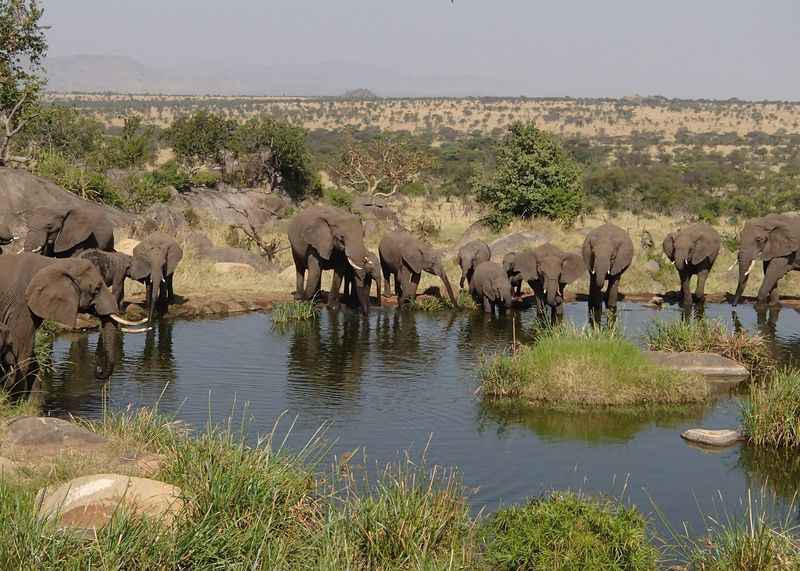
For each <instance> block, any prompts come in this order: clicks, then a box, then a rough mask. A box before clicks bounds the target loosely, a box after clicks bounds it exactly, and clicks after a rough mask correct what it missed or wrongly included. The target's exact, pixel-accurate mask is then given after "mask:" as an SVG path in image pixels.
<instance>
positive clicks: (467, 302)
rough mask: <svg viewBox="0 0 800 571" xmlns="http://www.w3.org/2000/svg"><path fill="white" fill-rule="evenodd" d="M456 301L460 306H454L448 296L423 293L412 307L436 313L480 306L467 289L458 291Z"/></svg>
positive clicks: (472, 308)
mask: <svg viewBox="0 0 800 571" xmlns="http://www.w3.org/2000/svg"><path fill="white" fill-rule="evenodd" d="M456 303H458V307H454V306H453V303H452V302H451V301H450V299H449V298H447V297H437V296H432V295H423V296H420V297H418V298H417V299H415V300H414V303H413V304H412V308H413V309H415V310H417V311H424V312H430V313H435V312H437V311H449V310H453V309H467V310H474V309H476V308H477V307H478V305H477V304H476V303H475V300H473V299H472V296H471V295H469V292H468V291H465V290H461V291H460V292H458V296H457V297H456Z"/></svg>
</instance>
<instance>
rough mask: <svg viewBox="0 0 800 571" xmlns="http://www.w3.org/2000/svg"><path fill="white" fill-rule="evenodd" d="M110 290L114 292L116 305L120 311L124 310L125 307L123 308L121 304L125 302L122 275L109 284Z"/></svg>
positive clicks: (123, 277)
mask: <svg viewBox="0 0 800 571" xmlns="http://www.w3.org/2000/svg"><path fill="white" fill-rule="evenodd" d="M111 291H112V292H113V293H114V298H115V299H116V301H117V307H118V308H119V310H120V311H124V309H125V308H123V307H122V305H123V303H124V302H125V276H122V279H119V278H117V279H115V280H114V283H113V284H112V285H111Z"/></svg>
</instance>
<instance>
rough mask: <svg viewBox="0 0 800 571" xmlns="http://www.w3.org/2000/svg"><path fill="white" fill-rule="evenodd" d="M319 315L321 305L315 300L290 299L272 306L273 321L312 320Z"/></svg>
mask: <svg viewBox="0 0 800 571" xmlns="http://www.w3.org/2000/svg"><path fill="white" fill-rule="evenodd" d="M318 315H319V306H318V305H317V302H316V301H315V300H313V299H312V300H309V301H289V302H281V303H276V304H274V305H273V306H272V322H273V323H288V322H290V321H310V320H312V319H316V318H317V316H318Z"/></svg>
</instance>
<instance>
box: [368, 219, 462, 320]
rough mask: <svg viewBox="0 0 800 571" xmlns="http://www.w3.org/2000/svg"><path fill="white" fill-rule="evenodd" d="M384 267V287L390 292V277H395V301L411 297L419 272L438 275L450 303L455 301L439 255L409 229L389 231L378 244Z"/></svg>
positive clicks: (410, 299)
mask: <svg viewBox="0 0 800 571" xmlns="http://www.w3.org/2000/svg"><path fill="white" fill-rule="evenodd" d="M378 254H379V256H380V259H381V268H382V269H383V279H384V284H383V287H384V290H385V291H386V292H387V293H388V292H389V278H390V277H394V289H395V294H396V295H397V303H398V305H402V304H404V303H407V302H410V301H414V300H415V299H416V296H417V287H419V280H420V277H421V276H422V272H428V273H429V274H433V275H435V276H438V277H439V278H440V279H441V280H442V283H443V284H444V287H445V289H446V290H447V296H448V297H449V298H450V301H451V303H452V304H453V306H456V305H457V302H456V297H455V295H454V294H453V288H452V287H451V286H450V279H449V278H448V277H447V274H446V273H445V271H444V265H443V263H442V256H441V254H440V253H439V252H436V251H434V249H433V248H432V247H431V246H430V245H429V244H426V243H424V242H422V241H421V240H419V239H418V238H417V237H416V236H414V235H413V234H411V233H410V232H406V231H404V230H395V231H393V232H389V233H388V234H386V235H385V236H384V237H383V238H382V239H381V242H380V244H379V246H378Z"/></svg>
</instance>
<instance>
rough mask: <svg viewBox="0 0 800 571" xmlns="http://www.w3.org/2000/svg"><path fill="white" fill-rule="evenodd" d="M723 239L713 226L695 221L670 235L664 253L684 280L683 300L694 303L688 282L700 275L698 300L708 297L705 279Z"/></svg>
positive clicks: (682, 285)
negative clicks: (695, 222) (706, 295)
mask: <svg viewBox="0 0 800 571" xmlns="http://www.w3.org/2000/svg"><path fill="white" fill-rule="evenodd" d="M720 244H721V241H720V238H719V234H718V233H717V231H716V230H714V228H713V227H712V226H711V225H709V224H706V223H700V224H692V225H691V226H687V227H686V228H683V229H681V230H678V231H676V232H673V233H670V234H667V237H666V238H664V243H663V244H662V247H663V249H664V253H665V254H666V255H667V257H668V258H669V259H670V261H671V262H673V263H674V264H675V269H677V270H678V276H679V277H680V280H681V303H682V304H684V305H688V304H691V303H692V294H691V289H690V286H689V281H690V280H691V279H692V276H694V275H697V289H696V290H695V294H694V295H695V298H696V300H697V301H703V300H704V299H705V288H706V280H707V279H708V274H709V272H710V271H711V268H712V267H713V266H714V262H715V261H716V259H717V256H718V255H719V248H720Z"/></svg>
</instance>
